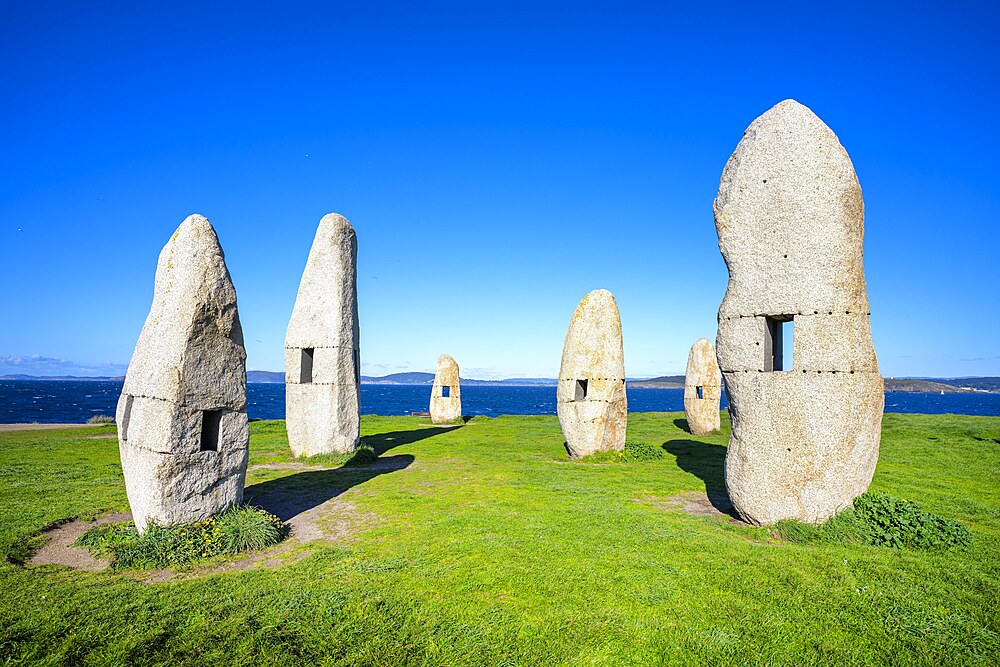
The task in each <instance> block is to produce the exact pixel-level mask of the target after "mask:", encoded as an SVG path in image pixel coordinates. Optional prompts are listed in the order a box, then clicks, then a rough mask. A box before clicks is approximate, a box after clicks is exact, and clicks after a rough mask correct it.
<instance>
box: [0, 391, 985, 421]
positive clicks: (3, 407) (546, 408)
mask: <svg viewBox="0 0 1000 667" xmlns="http://www.w3.org/2000/svg"><path fill="white" fill-rule="evenodd" d="M122 384H123V383H122V381H120V380H117V381H106V380H101V381H72V380H55V381H54V380H44V381H30V380H23V381H0V424H16V423H32V422H38V423H42V424H82V423H85V422H86V421H87V420H88V419H90V418H91V417H95V416H100V415H107V416H111V417H113V416H114V414H115V407H116V405H117V403H118V397H119V395H120V394H121V389H122ZM430 392H431V387H430V386H429V385H405V384H362V385H361V412H362V414H377V415H385V416H399V415H407V414H410V413H413V412H425V411H426V410H427V409H428V404H429V400H430ZM627 396H628V408H629V412H678V411H681V410H683V409H684V390H683V389H668V388H643V387H629V388H628V390H627ZM726 406H727V401H726V396H725V393H723V396H722V405H721V407H722V408H725V407H726ZM885 412H896V413H917V414H948V413H950V414H962V415H977V416H1000V394H996V393H972V394H934V393H916V392H887V393H886V395H885ZM462 413H463V414H464V415H466V416H473V417H475V416H486V417H498V416H500V415H505V414H506V415H536V414H537V415H554V414H556V388H555V387H554V386H508V385H504V386H481V385H470V386H465V385H463V386H462ZM247 415H248V416H249V417H250V419H284V418H285V385H284V384H281V383H250V384H248V385H247Z"/></svg>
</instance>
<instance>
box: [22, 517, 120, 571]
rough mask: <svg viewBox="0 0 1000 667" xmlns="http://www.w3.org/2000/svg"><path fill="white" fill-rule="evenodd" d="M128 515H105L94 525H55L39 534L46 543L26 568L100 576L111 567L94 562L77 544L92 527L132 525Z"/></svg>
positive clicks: (102, 561) (104, 560) (103, 560)
mask: <svg viewBox="0 0 1000 667" xmlns="http://www.w3.org/2000/svg"><path fill="white" fill-rule="evenodd" d="M131 520H132V515H131V514H105V515H104V516H102V517H99V518H98V519H97V520H96V521H81V520H79V519H75V520H73V521H69V522H67V523H61V524H58V525H55V526H53V527H51V528H49V529H48V530H45V531H43V532H42V535H43V536H45V537H46V538H47V539H46V540H45V544H43V545H42V548H41V549H39V550H38V551H36V552H35V555H33V556H32V557H31V559H29V560H28V564H29V565H65V566H66V567H71V568H73V569H74V570H84V571H85V572H100V571H101V570H106V569H107V568H108V566H110V565H111V561H110V560H109V559H107V558H96V557H95V556H94V555H93V554H92V553H90V550H89V549H87V548H86V547H78V546H75V545H76V541H77V540H78V539H79V538H80V536H81V535H83V534H84V533H86V532H87V531H88V530H90V529H91V528H93V527H94V526H100V525H102V524H105V523H118V522H121V521H131Z"/></svg>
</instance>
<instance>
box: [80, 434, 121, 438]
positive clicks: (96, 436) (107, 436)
mask: <svg viewBox="0 0 1000 667" xmlns="http://www.w3.org/2000/svg"><path fill="white" fill-rule="evenodd" d="M112 438H114V439H115V440H117V439H118V434H117V433H101V434H100V435H85V436H83V438H82V439H83V440H105V439H106V440H111V439H112Z"/></svg>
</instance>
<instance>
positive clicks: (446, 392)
mask: <svg viewBox="0 0 1000 667" xmlns="http://www.w3.org/2000/svg"><path fill="white" fill-rule="evenodd" d="M441 398H451V387H449V386H448V385H444V386H442V387H441Z"/></svg>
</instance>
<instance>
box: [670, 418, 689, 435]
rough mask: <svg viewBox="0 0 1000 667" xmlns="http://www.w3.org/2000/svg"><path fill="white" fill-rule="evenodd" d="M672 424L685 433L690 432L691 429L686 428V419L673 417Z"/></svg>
mask: <svg viewBox="0 0 1000 667" xmlns="http://www.w3.org/2000/svg"><path fill="white" fill-rule="evenodd" d="M674 426H676V427H677V428H679V429H680V430H682V431H684V432H685V433H690V432H691V429H690V428H688V420H686V419H675V420H674Z"/></svg>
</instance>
